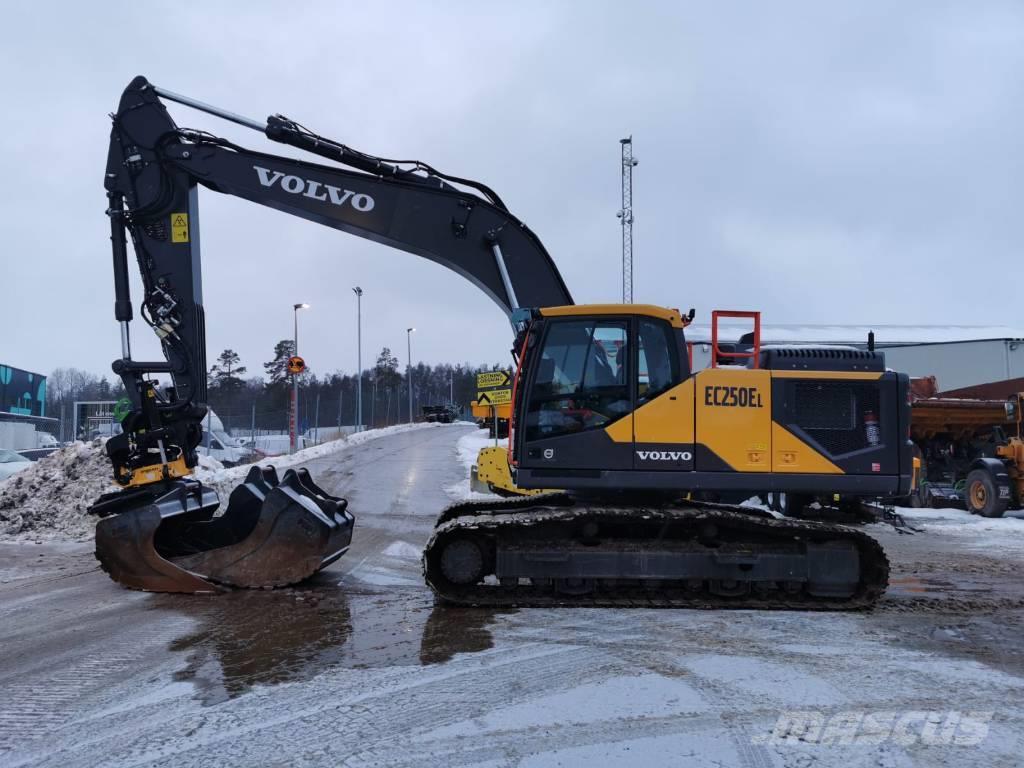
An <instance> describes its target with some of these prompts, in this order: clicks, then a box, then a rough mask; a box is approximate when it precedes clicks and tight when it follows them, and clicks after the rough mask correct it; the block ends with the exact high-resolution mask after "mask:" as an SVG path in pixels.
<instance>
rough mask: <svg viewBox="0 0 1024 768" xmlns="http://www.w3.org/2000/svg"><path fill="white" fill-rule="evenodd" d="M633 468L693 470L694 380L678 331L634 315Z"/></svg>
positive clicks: (661, 321) (662, 470) (650, 318)
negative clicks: (634, 396)
mask: <svg viewBox="0 0 1024 768" xmlns="http://www.w3.org/2000/svg"><path fill="white" fill-rule="evenodd" d="M635 346H636V350H637V376H636V379H637V388H636V404H637V408H636V413H635V415H634V416H633V426H634V445H633V448H634V451H633V468H634V469H640V470H647V471H655V472H665V471H675V472H688V471H692V470H693V468H694V437H693V379H692V377H690V376H689V366H688V365H687V363H686V358H685V351H684V350H685V346H684V344H683V340H682V337H681V334H679V333H677V332H676V331H673V329H672V327H671V326H670V325H669V324H668V323H667V322H665V321H664V320H660V319H657V318H653V317H643V316H641V317H638V318H637V343H636V345H635Z"/></svg>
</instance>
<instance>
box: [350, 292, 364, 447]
mask: <svg viewBox="0 0 1024 768" xmlns="http://www.w3.org/2000/svg"><path fill="white" fill-rule="evenodd" d="M352 292H353V293H354V294H355V295H356V377H357V378H356V381H357V384H356V386H357V387H358V389H357V390H356V402H357V403H358V410H359V423H358V424H357V425H356V432H362V431H363V289H362V288H360V287H359V286H358V285H357V286H356V287H355V288H353V289H352Z"/></svg>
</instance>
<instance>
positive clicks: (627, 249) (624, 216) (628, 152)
mask: <svg viewBox="0 0 1024 768" xmlns="http://www.w3.org/2000/svg"><path fill="white" fill-rule="evenodd" d="M619 143H620V144H621V145H622V209H621V210H620V211H619V212H618V214H617V215H618V217H619V221H620V223H621V224H622V303H623V304H632V303H633V168H634V167H635V166H636V164H637V162H638V161H637V159H636V158H635V157H633V137H632V136H628V137H626V138H625V139H619Z"/></svg>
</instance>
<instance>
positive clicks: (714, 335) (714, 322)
mask: <svg viewBox="0 0 1024 768" xmlns="http://www.w3.org/2000/svg"><path fill="white" fill-rule="evenodd" d="M720 317H739V318H745V319H747V320H753V321H754V348H753V349H752V350H751V351H750V352H723V351H722V350H720V349H719V348H718V318H720ZM719 357H732V358H749V359H750V360H752V361H753V362H752V363H751V365H750V367H751V368H760V367H761V313H760V312H747V311H743V310H734V309H715V310H712V311H711V367H712V368H717V367H718V358H719Z"/></svg>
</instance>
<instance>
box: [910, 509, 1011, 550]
mask: <svg viewBox="0 0 1024 768" xmlns="http://www.w3.org/2000/svg"><path fill="white" fill-rule="evenodd" d="M897 512H899V513H900V515H902V516H903V518H904V519H905V520H907V521H908V522H910V523H911V524H912V525H913V526H914V527H916V528H922V529H923V530H924V531H925V532H926V533H928V534H934V535H939V536H949V537H952V538H954V539H955V540H956V542H957V545H958V546H960V547H962V548H963V549H964V551H975V552H992V551H1001V552H1006V553H1008V554H1014V555H1017V556H1024V511H1022V510H1018V511H1009V512H1006V513H1005V515H1004V516H1003V517H995V518H989V517H981V516H980V515H972V514H970V513H969V512H967V511H966V510H963V509H909V508H906V509H904V508H900V509H897Z"/></svg>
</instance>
